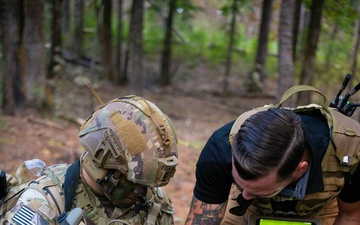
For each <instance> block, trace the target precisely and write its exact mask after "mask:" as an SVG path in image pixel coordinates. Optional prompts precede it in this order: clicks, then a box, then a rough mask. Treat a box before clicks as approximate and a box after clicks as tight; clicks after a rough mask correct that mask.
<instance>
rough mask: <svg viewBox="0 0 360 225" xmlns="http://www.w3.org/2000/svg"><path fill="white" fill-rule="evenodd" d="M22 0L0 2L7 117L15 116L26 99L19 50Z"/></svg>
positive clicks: (3, 100)
mask: <svg viewBox="0 0 360 225" xmlns="http://www.w3.org/2000/svg"><path fill="white" fill-rule="evenodd" d="M21 12H22V5H21V1H20V0H13V1H8V0H1V1H0V27H1V33H0V34H1V46H2V55H3V59H2V61H3V63H2V70H3V71H2V81H3V85H2V86H3V89H2V95H3V98H2V110H3V113H4V114H6V115H15V113H16V104H17V102H21V101H22V100H23V99H24V94H23V93H21V91H20V87H21V83H20V82H21V79H20V70H19V58H18V49H19V45H20V40H21V18H22V15H21ZM16 82H17V83H16Z"/></svg>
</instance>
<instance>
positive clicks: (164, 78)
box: [160, 1, 176, 85]
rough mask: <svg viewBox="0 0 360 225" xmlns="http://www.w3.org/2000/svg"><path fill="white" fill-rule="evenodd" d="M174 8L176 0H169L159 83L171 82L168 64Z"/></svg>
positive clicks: (169, 60)
mask: <svg viewBox="0 0 360 225" xmlns="http://www.w3.org/2000/svg"><path fill="white" fill-rule="evenodd" d="M175 9H176V1H169V8H168V16H167V19H166V28H165V30H166V31H165V38H164V47H163V48H164V49H163V52H162V60H161V72H160V83H161V84H162V85H169V84H170V83H171V74H170V65H171V38H172V32H171V31H172V24H173V17H174V12H175Z"/></svg>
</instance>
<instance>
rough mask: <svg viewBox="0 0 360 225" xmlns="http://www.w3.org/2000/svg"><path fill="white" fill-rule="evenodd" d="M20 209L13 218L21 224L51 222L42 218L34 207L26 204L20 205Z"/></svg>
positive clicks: (42, 224)
mask: <svg viewBox="0 0 360 225" xmlns="http://www.w3.org/2000/svg"><path fill="white" fill-rule="evenodd" d="M19 206H20V208H19V210H18V211H17V212H16V213H15V215H14V217H13V218H12V220H13V221H14V222H16V223H17V224H19V225H28V224H41V225H48V224H49V222H47V221H46V220H44V219H43V218H41V216H40V215H39V214H37V213H36V212H34V211H33V210H32V209H30V208H29V207H27V206H25V205H22V204H21V205H19Z"/></svg>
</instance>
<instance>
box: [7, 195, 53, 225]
mask: <svg viewBox="0 0 360 225" xmlns="http://www.w3.org/2000/svg"><path fill="white" fill-rule="evenodd" d="M55 216H56V215H55V213H54V212H53V211H52V210H51V209H50V207H49V205H48V203H47V200H46V198H45V196H44V195H43V194H42V193H40V192H39V191H37V190H34V189H28V190H26V191H25V192H24V193H23V194H22V195H21V196H20V197H19V199H18V201H17V203H16V206H15V207H14V208H12V209H11V210H10V211H9V212H7V213H6V215H5V218H4V223H5V224H6V222H8V223H9V224H19V225H27V224H34V225H48V224H55V223H54V219H55Z"/></svg>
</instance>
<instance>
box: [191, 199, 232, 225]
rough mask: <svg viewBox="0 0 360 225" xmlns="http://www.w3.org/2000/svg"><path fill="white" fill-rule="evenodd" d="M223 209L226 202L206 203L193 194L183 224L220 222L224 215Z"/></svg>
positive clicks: (194, 224)
mask: <svg viewBox="0 0 360 225" xmlns="http://www.w3.org/2000/svg"><path fill="white" fill-rule="evenodd" d="M225 209H226V202H224V203H222V204H208V203H205V202H203V201H200V200H199V199H197V198H196V197H195V196H193V199H192V201H191V204H190V211H189V214H188V216H187V219H186V221H185V225H197V224H207V225H217V224H220V222H221V220H222V218H223V217H224V214H225Z"/></svg>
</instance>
